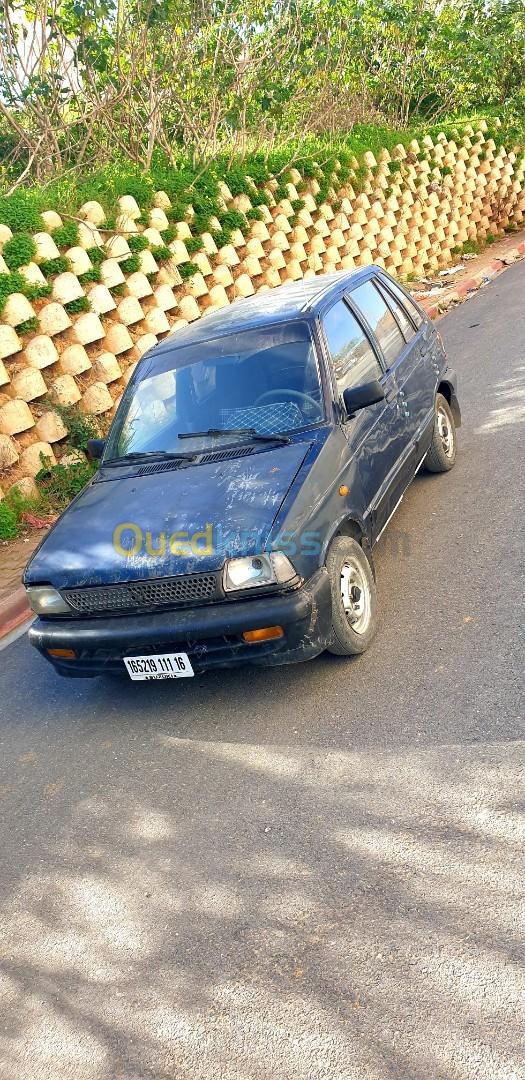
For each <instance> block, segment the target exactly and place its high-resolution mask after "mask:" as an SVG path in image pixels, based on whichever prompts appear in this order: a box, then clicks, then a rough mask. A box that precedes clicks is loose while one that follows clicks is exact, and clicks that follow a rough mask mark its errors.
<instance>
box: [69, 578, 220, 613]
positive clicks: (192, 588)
mask: <svg viewBox="0 0 525 1080" xmlns="http://www.w3.org/2000/svg"><path fill="white" fill-rule="evenodd" d="M62 595H63V597H64V599H65V600H67V602H68V604H70V606H71V607H72V608H73V610H74V611H76V612H77V613H78V614H79V615H100V614H103V613H105V612H108V613H109V612H118V611H131V610H132V611H141V610H146V609H151V608H156V607H173V606H177V605H179V604H196V603H201V604H202V603H206V602H207V601H210V600H217V599H220V597H221V596H222V592H221V588H220V584H219V575H218V574H189V575H187V576H180V577H173V578H160V579H157V580H151V581H126V582H125V583H122V584H120V585H104V586H101V587H97V588H87V589H64V591H63V593H62Z"/></svg>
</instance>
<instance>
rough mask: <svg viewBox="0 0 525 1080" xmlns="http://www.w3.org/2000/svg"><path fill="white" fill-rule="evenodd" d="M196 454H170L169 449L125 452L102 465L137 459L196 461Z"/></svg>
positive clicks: (125, 463) (124, 463) (118, 463)
mask: <svg viewBox="0 0 525 1080" xmlns="http://www.w3.org/2000/svg"><path fill="white" fill-rule="evenodd" d="M194 459H195V454H170V453H169V452H168V451H167V450H143V451H140V450H139V451H136V452H134V453H132V454H124V455H123V456H122V457H116V458H110V459H109V461H103V462H102V465H104V466H107V467H108V468H111V467H112V466H113V465H127V464H128V463H129V464H131V463H133V462H137V461H194Z"/></svg>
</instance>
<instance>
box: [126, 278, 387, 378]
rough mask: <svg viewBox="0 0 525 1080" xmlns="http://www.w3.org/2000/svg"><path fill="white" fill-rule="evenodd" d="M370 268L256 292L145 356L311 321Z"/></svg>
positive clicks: (193, 325) (151, 356)
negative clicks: (272, 327) (292, 322)
mask: <svg viewBox="0 0 525 1080" xmlns="http://www.w3.org/2000/svg"><path fill="white" fill-rule="evenodd" d="M374 269H375V268H374V267H370V266H366V267H362V268H359V269H357V270H337V271H335V272H334V273H333V274H319V275H318V276H317V277H314V278H308V279H307V280H306V281H304V280H302V281H296V282H294V283H293V284H291V285H288V284H286V285H278V286H277V287H276V288H274V289H268V290H265V291H264V292H260V293H257V295H256V296H250V297H247V298H246V299H244V300H236V301H235V302H234V303H233V304H229V305H227V306H225V307H223V308H220V309H219V310H218V311H213V312H210V314H209V315H206V312H204V314H203V316H202V317H201V318H200V319H197V320H196V321H195V322H193V323H191V324H190V325H189V326H185V327H184V328H183V329H182V330H177V331H176V333H174V334H172V335H170V336H169V337H167V338H164V340H163V341H161V342H160V344H159V345H155V346H154V347H153V348H152V349H151V350H148V352H147V354H145V355H147V356H148V358H149V359H153V358H154V357H155V356H159V355H160V354H161V353H166V352H168V351H171V350H174V349H179V348H185V347H186V346H188V345H194V344H198V343H199V342H203V341H208V340H209V339H210V338H214V337H219V336H222V335H223V334H233V333H236V332H238V331H239V330H252V329H256V328H257V327H259V326H268V325H270V324H272V323H281V322H288V321H292V320H293V319H299V318H303V319H304V318H305V317H307V318H315V316H316V315H317V314H318V312H319V310H320V309H321V308H322V307H323V306H324V304H325V302H326V301H327V300H328V299H331V298H335V297H337V296H338V295H341V294H342V293H343V292H344V291H345V289H347V288H348V286H349V284H350V283H352V285H354V284H357V283H358V281H359V279H360V278H364V277H365V276H366V277H368V276H369V275H370V271H373V270H374Z"/></svg>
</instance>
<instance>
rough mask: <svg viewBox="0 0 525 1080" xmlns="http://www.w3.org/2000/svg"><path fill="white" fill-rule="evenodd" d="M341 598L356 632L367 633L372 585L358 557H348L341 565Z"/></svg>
mask: <svg viewBox="0 0 525 1080" xmlns="http://www.w3.org/2000/svg"><path fill="white" fill-rule="evenodd" d="M340 588H341V600H342V602H343V608H344V612H345V615H346V617H347V619H348V622H349V623H350V626H351V627H352V630H353V631H354V633H355V634H364V633H366V631H367V629H368V626H369V623H370V616H371V602H370V587H369V584H368V581H367V578H366V574H365V573H364V571H363V569H362V567H361V565H360V563H359V562H358V560H357V559H353V558H349V559H346V560H345V562H344V563H343V566H342V567H341V581H340Z"/></svg>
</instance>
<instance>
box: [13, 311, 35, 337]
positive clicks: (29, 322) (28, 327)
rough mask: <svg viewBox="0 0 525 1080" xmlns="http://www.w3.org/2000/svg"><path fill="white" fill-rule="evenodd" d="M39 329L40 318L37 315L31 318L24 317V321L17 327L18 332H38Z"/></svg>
mask: <svg viewBox="0 0 525 1080" xmlns="http://www.w3.org/2000/svg"><path fill="white" fill-rule="evenodd" d="M37 330H38V319H37V317H36V315H33V317H32V318H31V319H24V321H23V322H21V323H19V324H18V326H17V328H16V332H17V334H36V331H37Z"/></svg>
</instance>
